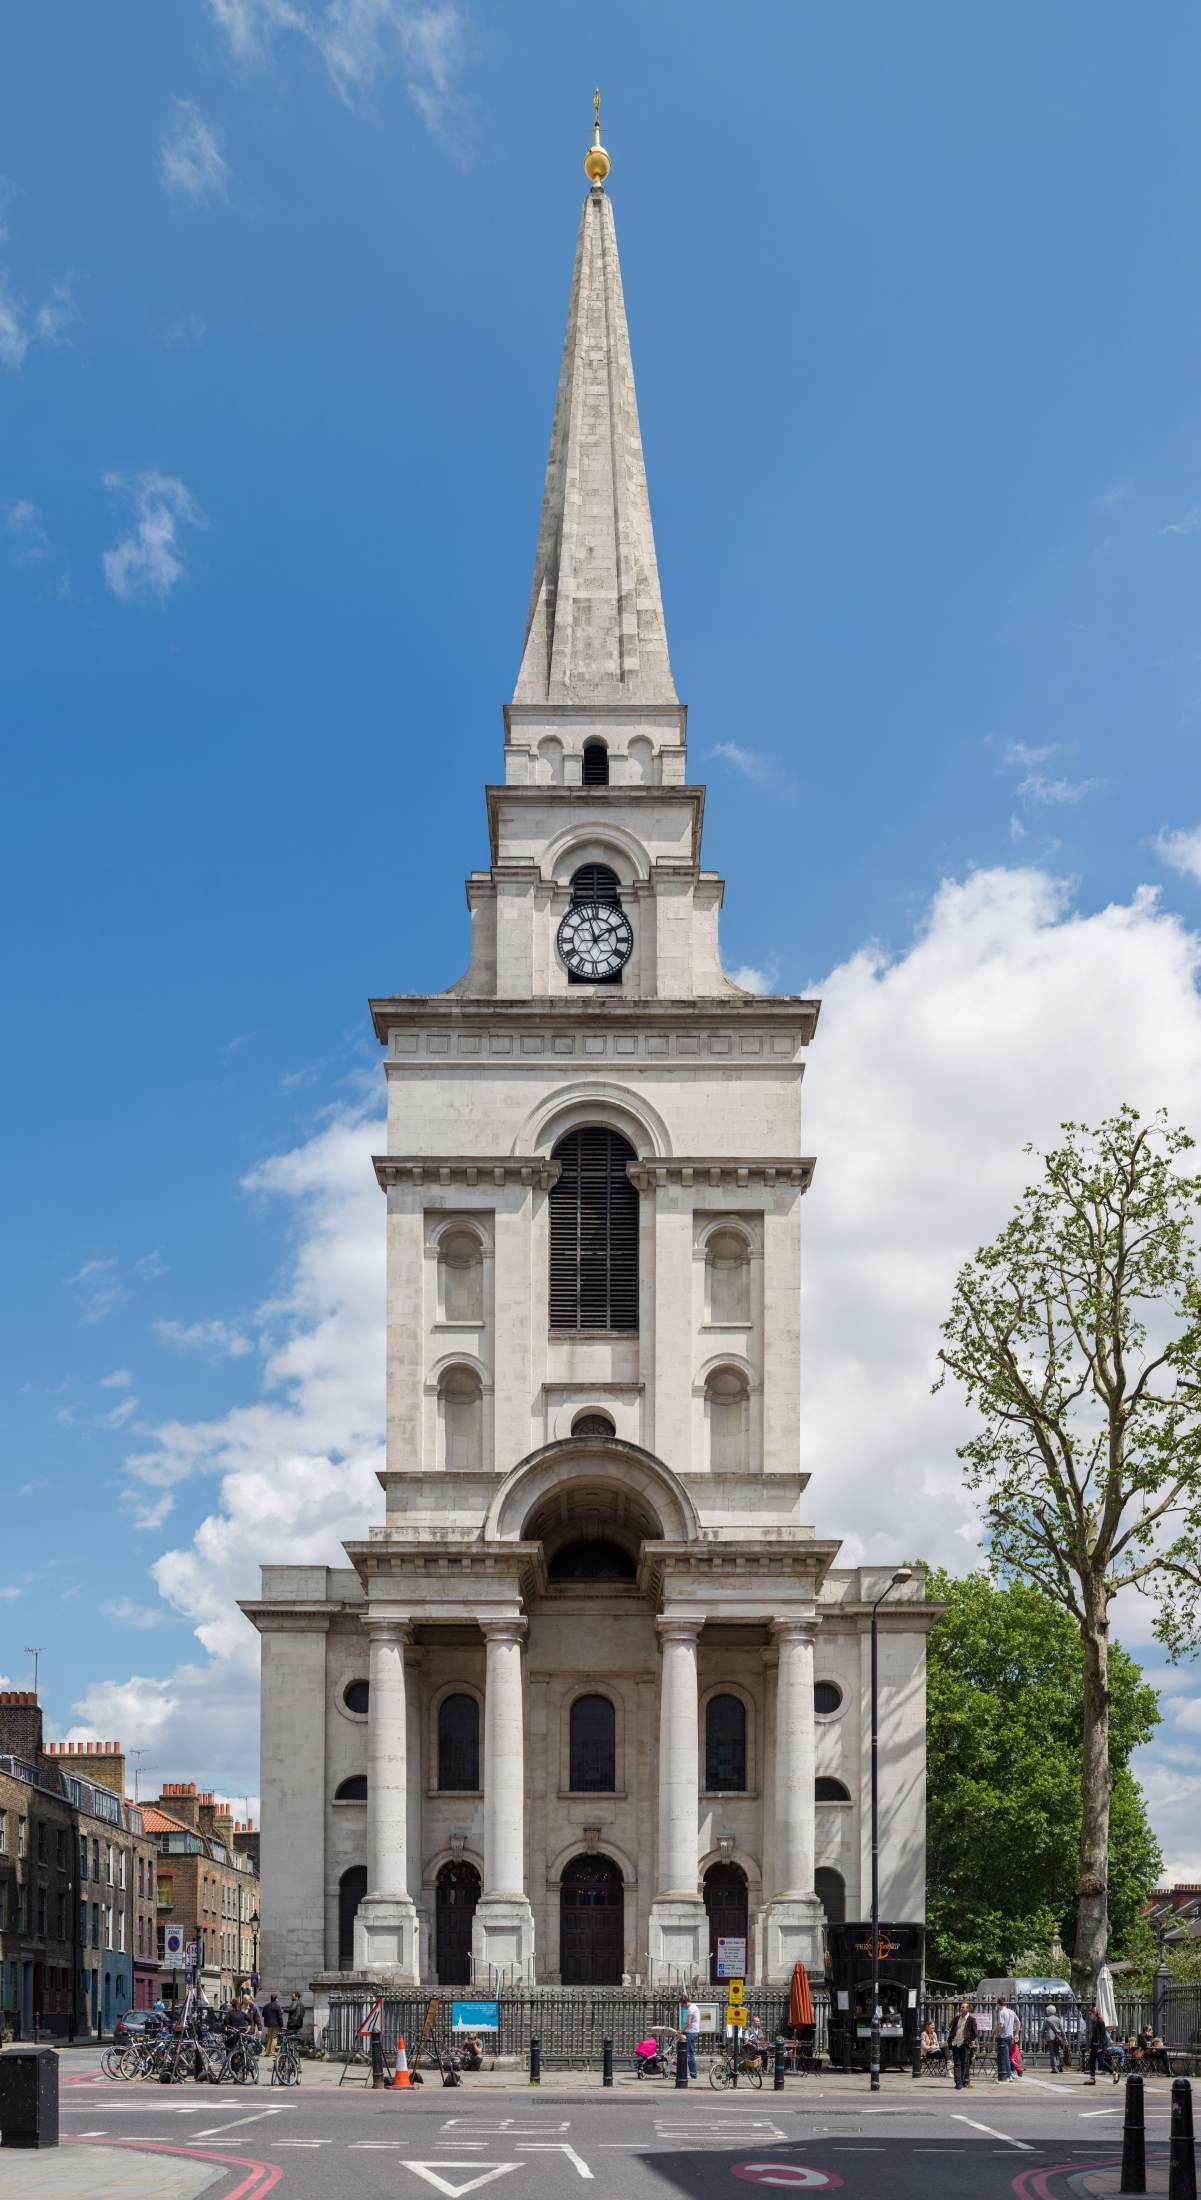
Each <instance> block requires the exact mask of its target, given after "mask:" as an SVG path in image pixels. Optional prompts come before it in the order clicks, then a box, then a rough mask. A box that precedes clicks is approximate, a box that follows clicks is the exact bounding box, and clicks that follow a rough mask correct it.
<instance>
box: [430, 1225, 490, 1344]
mask: <svg viewBox="0 0 1201 2200" xmlns="http://www.w3.org/2000/svg"><path fill="white" fill-rule="evenodd" d="M433 1243H434V1248H435V1257H436V1260H437V1263H438V1320H439V1321H440V1322H456V1323H457V1322H462V1323H466V1324H469V1325H470V1326H471V1327H472V1328H480V1327H482V1326H483V1320H484V1258H485V1244H484V1239H483V1236H482V1235H481V1233H480V1231H479V1230H478V1229H476V1228H475V1227H473V1225H472V1224H471V1223H469V1222H461V1221H459V1220H458V1219H455V1220H454V1221H451V1222H448V1223H446V1224H445V1225H444V1226H443V1228H441V1229H440V1230H439V1231H438V1232H437V1233H436V1235H435V1237H434V1240H433Z"/></svg>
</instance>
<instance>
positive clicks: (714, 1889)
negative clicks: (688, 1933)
mask: <svg viewBox="0 0 1201 2200" xmlns="http://www.w3.org/2000/svg"><path fill="white" fill-rule="evenodd" d="M705 1910H706V1912H707V1914H708V1918H709V1977H710V1978H711V1979H712V1980H716V1978H717V1943H718V1941H719V1940H731V1939H733V1940H745V1939H746V1937H747V1893H746V1873H745V1872H744V1871H743V1870H742V1868H741V1866H740V1865H738V1864H710V1866H709V1869H708V1871H707V1872H706V1873H705Z"/></svg>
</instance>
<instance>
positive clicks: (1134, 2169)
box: [1118, 2071, 1147, 2192]
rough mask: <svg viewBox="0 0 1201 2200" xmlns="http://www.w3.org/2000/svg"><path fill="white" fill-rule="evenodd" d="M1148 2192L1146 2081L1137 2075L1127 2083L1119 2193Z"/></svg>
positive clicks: (1131, 2077) (1132, 2076) (1134, 2073)
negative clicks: (1144, 2111) (1144, 2103)
mask: <svg viewBox="0 0 1201 2200" xmlns="http://www.w3.org/2000/svg"><path fill="white" fill-rule="evenodd" d="M1146 2189H1147V2134H1146V2129H1145V2127H1144V2123H1143V2081H1142V2079H1141V2077H1140V2076H1139V2074H1138V2072H1137V2071H1132V2072H1131V2074H1130V2076H1129V2077H1128V2078H1127V2080H1126V2121H1125V2124H1124V2125H1123V2127H1122V2182H1121V2184H1120V2185H1119V2187H1118V2190H1119V2192H1145V2191H1146Z"/></svg>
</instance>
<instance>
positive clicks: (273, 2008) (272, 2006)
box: [263, 1994, 284, 2055]
mask: <svg viewBox="0 0 1201 2200" xmlns="http://www.w3.org/2000/svg"><path fill="white" fill-rule="evenodd" d="M263 2023H264V2025H265V2026H266V2029H267V2053H268V2054H269V2055H274V2053H275V2043H276V2041H277V2039H278V2038H279V2035H280V2033H281V2032H282V2031H283V2028H284V2013H283V2010H282V2009H281V2008H280V2006H279V2002H278V2000H277V1999H276V1996H275V1995H274V1994H268V1996H267V1999H266V2001H265V2002H264V2003H263Z"/></svg>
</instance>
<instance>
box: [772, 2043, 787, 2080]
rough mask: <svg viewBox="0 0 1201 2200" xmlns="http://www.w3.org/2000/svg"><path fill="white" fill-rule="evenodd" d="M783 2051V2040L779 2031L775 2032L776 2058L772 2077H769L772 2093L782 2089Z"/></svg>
mask: <svg viewBox="0 0 1201 2200" xmlns="http://www.w3.org/2000/svg"><path fill="white" fill-rule="evenodd" d="M784 2053H785V2049H784V2041H783V2039H782V2037H781V2036H780V2034H779V2033H777V2034H776V2060H775V2066H774V2068H773V2070H772V2079H771V2086H772V2092H773V2093H782V2092H783V2091H784Z"/></svg>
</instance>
